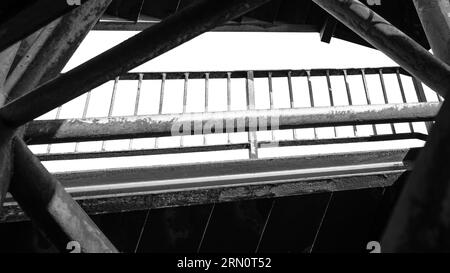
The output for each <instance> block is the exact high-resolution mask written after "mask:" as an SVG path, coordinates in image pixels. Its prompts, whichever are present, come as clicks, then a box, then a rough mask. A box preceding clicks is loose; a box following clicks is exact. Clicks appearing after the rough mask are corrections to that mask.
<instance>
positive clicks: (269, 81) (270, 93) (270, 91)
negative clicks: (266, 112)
mask: <svg viewBox="0 0 450 273" xmlns="http://www.w3.org/2000/svg"><path fill="white" fill-rule="evenodd" d="M267 82H268V84H269V103H270V109H271V110H273V109H274V108H275V107H274V103H273V86H272V72H268V73H267ZM270 131H271V132H272V141H275V134H274V132H273V130H270Z"/></svg>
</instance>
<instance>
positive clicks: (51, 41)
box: [5, 0, 111, 100]
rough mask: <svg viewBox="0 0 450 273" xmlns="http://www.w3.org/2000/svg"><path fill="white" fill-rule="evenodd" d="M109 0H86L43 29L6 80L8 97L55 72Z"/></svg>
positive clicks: (25, 90)
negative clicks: (90, 0)
mask: <svg viewBox="0 0 450 273" xmlns="http://www.w3.org/2000/svg"><path fill="white" fill-rule="evenodd" d="M110 3H111V0H100V1H92V2H87V3H84V4H83V5H81V6H80V7H79V8H77V9H75V10H73V11H72V12H70V13H68V14H67V15H66V16H63V17H62V18H60V19H58V20H55V21H54V22H52V23H51V24H50V25H48V26H47V27H45V28H44V30H43V31H42V32H41V33H40V35H39V37H38V38H37V39H36V41H35V42H34V43H33V45H32V46H31V47H30V49H29V50H28V53H27V58H23V60H21V61H20V62H19V63H18V66H17V67H16V69H15V70H14V71H13V73H11V74H10V75H9V77H8V80H7V85H6V86H5V87H6V88H7V90H6V91H7V92H8V93H9V97H10V98H9V100H11V99H14V98H18V97H20V96H22V95H24V94H26V93H28V92H30V91H31V90H33V89H34V88H35V87H37V86H38V85H39V84H42V83H45V82H47V81H49V80H51V79H53V78H55V77H57V76H58V75H59V73H60V72H61V70H62V69H63V68H64V66H65V65H66V64H67V62H68V61H69V59H70V58H71V57H72V55H73V53H74V52H75V50H76V49H77V48H78V46H79V45H80V44H81V42H82V41H83V39H84V38H85V36H86V35H87V34H88V32H89V31H90V30H91V29H92V27H93V26H94V25H95V23H96V22H97V20H98V19H97V18H99V17H100V16H101V15H102V14H103V12H104V11H105V9H106V8H107V7H108V5H109V4H110Z"/></svg>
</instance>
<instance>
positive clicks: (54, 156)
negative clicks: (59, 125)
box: [36, 133, 427, 161]
mask: <svg viewBox="0 0 450 273" xmlns="http://www.w3.org/2000/svg"><path fill="white" fill-rule="evenodd" d="M426 138H427V135H425V134H421V133H402V134H392V135H375V136H367V137H343V138H324V139H299V140H285V141H277V142H276V143H274V142H272V141H259V142H258V143H257V145H258V148H261V147H290V146H308V145H327V144H343V143H361V142H377V141H390V140H406V139H409V140H411V139H416V140H422V141H426ZM249 147H250V144H249V143H238V144H223V145H206V146H205V145H202V146H189V147H174V148H158V149H154V148H152V149H132V150H120V151H94V152H72V153H42V154H37V155H36V156H37V157H38V158H39V160H41V161H54V160H72V159H87V158H110V157H127V156H142V155H162V154H181V153H198V152H213V151H230V150H245V149H249Z"/></svg>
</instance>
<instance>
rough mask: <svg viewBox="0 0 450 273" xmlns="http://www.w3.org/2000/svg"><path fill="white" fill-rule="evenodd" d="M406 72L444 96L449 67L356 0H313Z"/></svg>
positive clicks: (446, 89) (448, 78) (448, 84)
mask: <svg viewBox="0 0 450 273" xmlns="http://www.w3.org/2000/svg"><path fill="white" fill-rule="evenodd" d="M313 1H314V2H315V3H316V4H318V5H319V6H320V7H322V8H323V9H325V10H326V11H327V12H328V13H330V14H331V15H333V16H334V17H335V18H336V19H338V20H339V21H340V22H342V23H343V24H344V25H346V26H347V27H349V28H350V29H351V30H353V31H354V32H356V33H357V34H358V35H360V36H361V37H362V38H364V39H365V40H366V41H367V42H369V43H370V44H372V45H373V46H375V47H376V48H377V49H379V50H380V51H382V52H383V53H385V54H386V55H387V56H389V57H390V58H391V59H393V60H394V61H395V62H397V63H398V64H400V65H401V66H402V67H403V68H404V69H405V70H407V71H408V72H410V73H411V74H412V75H414V76H416V77H417V78H419V79H420V80H421V81H422V82H424V83H425V84H426V85H428V86H429V87H430V88H432V89H433V90H434V91H436V92H437V93H439V94H440V95H442V96H444V95H445V94H446V93H447V91H448V87H449V86H450V67H449V66H448V65H446V64H445V63H444V62H442V61H441V60H439V59H437V58H435V57H434V56H433V55H432V54H431V53H429V52H428V51H427V50H426V49H425V48H423V47H422V46H421V45H419V44H418V43H417V42H415V41H414V40H413V39H411V38H410V37H409V36H407V35H406V34H405V33H403V32H401V31H400V30H399V29H397V28H396V27H394V26H393V25H392V24H390V23H389V22H387V21H386V20H385V19H383V18H382V17H381V16H379V15H378V14H376V13H375V12H373V11H372V10H371V9H370V8H368V7H367V6H365V5H364V4H362V3H361V2H359V1H357V0H313Z"/></svg>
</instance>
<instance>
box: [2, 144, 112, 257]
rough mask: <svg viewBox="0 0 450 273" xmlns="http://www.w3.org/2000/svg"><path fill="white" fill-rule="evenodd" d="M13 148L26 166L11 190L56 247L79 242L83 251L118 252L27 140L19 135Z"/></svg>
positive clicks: (15, 176)
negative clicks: (46, 166)
mask: <svg viewBox="0 0 450 273" xmlns="http://www.w3.org/2000/svg"><path fill="white" fill-rule="evenodd" d="M13 147H14V148H13V149H14V159H13V160H14V166H16V167H17V166H22V169H21V170H20V171H16V172H14V174H13V176H12V183H11V186H10V188H9V190H10V192H11V194H12V195H13V196H14V198H15V200H17V202H18V203H19V205H20V206H21V207H22V208H23V209H24V211H26V212H27V215H28V216H29V217H31V219H32V220H33V222H34V223H36V224H37V225H38V226H39V227H40V228H41V230H43V231H45V234H46V235H47V236H48V238H50V239H51V241H52V242H53V243H54V244H55V246H56V247H57V248H58V249H59V250H61V251H66V247H67V243H69V242H70V241H76V242H78V243H79V244H80V246H81V251H82V252H91V253H93V252H117V250H116V249H115V247H114V246H113V245H112V244H111V242H110V241H109V240H108V238H106V237H105V235H103V233H102V232H101V231H100V230H99V229H98V227H97V226H96V225H95V223H94V222H93V221H92V220H91V219H90V218H89V216H88V215H87V214H86V213H85V212H84V211H83V209H82V208H81V207H80V206H79V205H78V203H77V202H75V201H74V200H73V199H72V197H71V196H70V195H69V194H68V193H67V192H66V191H65V189H64V188H63V186H62V185H61V184H60V183H59V182H58V180H57V179H56V178H54V177H53V175H51V174H50V173H49V172H48V171H47V170H46V169H45V167H44V166H43V165H42V164H41V162H40V161H39V160H38V159H37V158H36V157H35V156H34V155H33V154H32V153H31V152H30V150H29V149H28V147H27V146H26V145H25V144H24V143H23V141H22V140H21V139H18V138H15V140H14V145H13Z"/></svg>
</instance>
